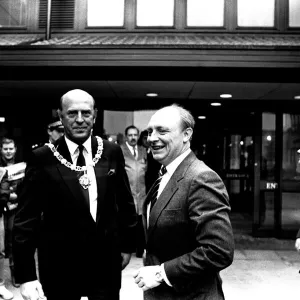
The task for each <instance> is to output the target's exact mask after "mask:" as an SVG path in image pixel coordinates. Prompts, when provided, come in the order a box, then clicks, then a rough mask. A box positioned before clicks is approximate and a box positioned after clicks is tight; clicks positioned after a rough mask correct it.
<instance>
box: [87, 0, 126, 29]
mask: <svg viewBox="0 0 300 300" xmlns="http://www.w3.org/2000/svg"><path fill="white" fill-rule="evenodd" d="M124 5H125V4H124V0H88V10H87V15H88V16H87V26H101V27H115V26H116V27H119V26H123V25H124Z"/></svg>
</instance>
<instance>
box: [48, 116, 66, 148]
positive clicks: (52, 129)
mask: <svg viewBox="0 0 300 300" xmlns="http://www.w3.org/2000/svg"><path fill="white" fill-rule="evenodd" d="M47 133H48V136H49V143H54V142H55V141H57V140H58V139H59V138H60V137H62V136H63V134H64V126H63V124H62V122H61V121H60V119H59V117H55V118H53V119H52V121H51V123H50V124H48V128H47Z"/></svg>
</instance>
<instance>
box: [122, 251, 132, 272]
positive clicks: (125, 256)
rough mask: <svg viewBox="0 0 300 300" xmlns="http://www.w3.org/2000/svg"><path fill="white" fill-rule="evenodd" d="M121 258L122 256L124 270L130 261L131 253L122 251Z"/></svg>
mask: <svg viewBox="0 0 300 300" xmlns="http://www.w3.org/2000/svg"><path fill="white" fill-rule="evenodd" d="M121 258H122V270H124V269H125V268H126V266H127V265H128V264H129V262H130V258H131V253H121Z"/></svg>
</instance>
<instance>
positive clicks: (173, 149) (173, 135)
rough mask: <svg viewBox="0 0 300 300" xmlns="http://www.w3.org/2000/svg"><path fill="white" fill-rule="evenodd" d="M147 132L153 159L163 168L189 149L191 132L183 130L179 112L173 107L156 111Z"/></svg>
mask: <svg viewBox="0 0 300 300" xmlns="http://www.w3.org/2000/svg"><path fill="white" fill-rule="evenodd" d="M147 130H148V143H149V144H150V149H151V152H152V154H153V157H154V159H155V160H157V161H158V162H159V163H161V164H162V165H164V166H167V165H169V164H170V163H171V162H172V161H173V160H174V159H175V158H176V157H178V156H179V155H180V154H182V153H183V152H185V151H186V150H187V149H188V148H189V147H190V138H191V135H192V132H193V130H192V128H186V129H183V126H182V120H181V117H180V113H179V110H178V109H177V108H175V107H170V106H168V107H165V108H162V109H160V110H158V111H157V112H156V113H155V114H154V115H153V116H152V117H151V119H150V121H149V124H148V127H147Z"/></svg>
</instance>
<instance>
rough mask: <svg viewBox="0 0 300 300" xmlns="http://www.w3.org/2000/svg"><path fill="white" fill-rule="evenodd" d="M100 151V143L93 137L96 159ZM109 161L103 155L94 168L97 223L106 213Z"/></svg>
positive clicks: (93, 152) (93, 149)
mask: <svg viewBox="0 0 300 300" xmlns="http://www.w3.org/2000/svg"><path fill="white" fill-rule="evenodd" d="M97 149H98V142H97V139H96V138H95V137H93V136H92V155H93V157H95V155H96V153H97ZM107 162H108V160H107V157H106V156H105V155H104V154H102V156H101V158H100V159H99V161H98V163H97V164H96V165H95V167H94V171H95V176H96V182H97V194H98V197H97V215H96V222H98V221H99V219H101V218H100V216H101V213H102V212H103V211H104V209H103V205H104V196H105V192H106V188H107V182H106V181H107V176H106V175H107V172H108V163H107Z"/></svg>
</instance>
